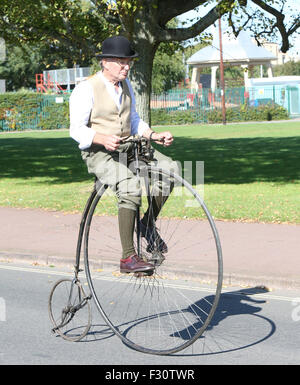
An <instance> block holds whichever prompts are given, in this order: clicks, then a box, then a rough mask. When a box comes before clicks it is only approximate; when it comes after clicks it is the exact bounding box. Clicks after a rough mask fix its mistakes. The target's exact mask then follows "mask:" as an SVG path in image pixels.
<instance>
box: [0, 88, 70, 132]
mask: <svg viewBox="0 0 300 385" xmlns="http://www.w3.org/2000/svg"><path fill="white" fill-rule="evenodd" d="M57 97H62V98H63V103H56V98H57ZM68 126H69V103H68V96H63V95H61V96H58V95H43V94H38V93H35V92H31V91H24V90H23V91H21V92H7V93H4V94H0V130H6V131H11V130H25V129H44V130H45V129H54V128H61V127H68Z"/></svg>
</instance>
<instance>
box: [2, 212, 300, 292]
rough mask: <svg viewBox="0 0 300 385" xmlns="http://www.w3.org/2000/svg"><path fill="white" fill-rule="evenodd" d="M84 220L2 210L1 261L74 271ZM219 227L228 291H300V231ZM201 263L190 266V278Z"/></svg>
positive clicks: (279, 227) (244, 225)
mask: <svg viewBox="0 0 300 385" xmlns="http://www.w3.org/2000/svg"><path fill="white" fill-rule="evenodd" d="M80 218H81V215H80V214H64V213H62V212H56V211H44V210H32V209H17V208H0V226H1V232H0V260H1V261H19V262H21V261H23V262H28V261H30V262H37V263H41V264H54V265H59V264H64V265H70V266H73V264H74V259H75V251H76V242H77V235H78V229H79V223H80ZM216 225H217V229H218V232H219V235H220V239H221V244H222V252H223V260H224V284H225V285H230V284H232V285H236V284H245V285H250V286H253V285H263V286H267V287H269V288H276V287H278V288H279V287H280V288H293V289H295V288H297V289H298V288H299V289H300V225H287V224H260V223H238V222H221V221H217V222H216ZM114 262H116V263H118V261H114ZM197 262H198V261H197V260H195V261H193V263H192V264H191V271H190V273H193V272H194V271H195V269H197ZM177 263H178V267H179V268H180V261H179V260H178V262H177ZM185 269H187V270H188V267H186V266H185ZM196 271H197V270H196ZM187 273H189V271H187Z"/></svg>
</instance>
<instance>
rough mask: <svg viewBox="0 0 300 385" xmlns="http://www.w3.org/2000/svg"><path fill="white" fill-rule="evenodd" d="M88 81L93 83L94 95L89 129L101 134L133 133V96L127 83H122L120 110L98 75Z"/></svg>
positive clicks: (120, 134)
mask: <svg viewBox="0 0 300 385" xmlns="http://www.w3.org/2000/svg"><path fill="white" fill-rule="evenodd" d="M87 81H88V82H90V83H91V85H92V87H93V93H94V105H93V108H92V111H91V116H90V120H89V124H88V125H89V127H92V128H93V129H94V130H96V131H97V132H100V133H101V134H109V135H118V136H121V137H124V136H129V135H130V132H131V123H130V110H131V95H130V92H129V88H128V86H127V83H126V81H125V80H124V81H123V82H122V87H123V94H122V103H121V107H120V110H119V109H118V107H117V105H116V103H115V102H114V100H113V98H112V97H111V96H110V94H109V92H108V91H107V89H106V86H105V84H104V82H103V80H102V79H101V78H100V77H99V76H98V75H94V76H92V77H91V78H89V79H87Z"/></svg>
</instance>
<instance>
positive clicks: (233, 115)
mask: <svg viewBox="0 0 300 385" xmlns="http://www.w3.org/2000/svg"><path fill="white" fill-rule="evenodd" d="M206 117H207V122H208V123H221V122H222V121H223V118H222V110H220V109H216V110H213V111H209V112H208V113H207V115H206ZM288 118H289V114H288V111H287V110H286V109H285V108H283V107H281V106H279V105H278V104H275V103H268V104H266V105H260V106H257V107H250V106H248V105H247V104H243V105H241V106H240V107H234V108H227V109H226V121H227V122H247V121H265V120H268V121H270V120H282V119H288Z"/></svg>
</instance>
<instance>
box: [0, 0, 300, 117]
mask: <svg viewBox="0 0 300 385" xmlns="http://www.w3.org/2000/svg"><path fill="white" fill-rule="evenodd" d="M289 1H291V0H218V1H214V0H185V1H182V0H90V1H87V0H85V1H84V2H83V0H26V1H24V0H22V1H21V0H14V2H13V6H12V3H11V0H1V5H0V36H1V35H2V37H4V38H5V39H9V41H15V42H18V43H19V44H22V43H24V42H25V43H26V42H37V41H40V40H41V39H43V42H44V43H45V44H46V45H47V44H48V45H49V47H50V46H55V47H56V46H57V47H60V48H61V47H64V48H65V54H66V55H71V56H72V55H73V57H79V58H80V60H84V59H86V58H87V57H89V58H90V57H91V56H94V55H95V54H96V52H97V50H98V49H99V47H100V44H101V42H102V40H103V39H104V38H105V37H107V36H109V35H112V34H114V33H116V32H117V33H120V34H123V35H125V36H127V37H128V38H129V39H130V40H131V41H132V42H133V45H134V48H135V49H136V50H137V52H138V53H139V59H138V60H137V63H136V65H135V66H134V67H133V69H132V71H131V74H130V76H131V80H132V83H133V86H134V88H135V91H136V94H137V105H138V108H139V112H140V114H141V116H142V117H143V118H144V119H145V120H148V121H149V120H150V109H149V106H150V95H151V80H152V79H151V77H152V66H153V60H154V56H155V53H156V51H157V49H158V47H159V45H160V44H161V43H172V42H181V41H184V40H187V39H191V38H194V37H195V36H198V35H200V34H201V33H202V32H203V31H205V30H206V29H207V28H208V27H209V26H210V25H212V24H213V23H215V22H216V21H217V20H218V19H219V18H220V17H221V16H222V15H226V17H228V20H229V23H230V25H231V27H232V29H233V31H234V32H235V33H236V34H238V32H239V30H240V28H251V29H252V30H253V31H254V32H256V34H257V35H258V34H262V33H263V32H264V33H265V34H266V33H267V34H274V33H275V31H277V32H278V33H279V34H280V36H281V39H282V48H281V49H282V51H283V52H286V51H287V50H288V48H289V46H290V41H289V39H290V37H291V36H292V35H293V34H295V33H296V32H297V31H298V29H299V26H300V18H299V14H298V15H297V14H296V13H294V17H293V18H291V19H290V21H289V22H287V21H286V20H285V8H286V5H287V4H288V2H289ZM207 5H209V7H210V8H209V10H207V12H206V14H204V16H202V17H200V18H199V19H198V20H195V22H194V23H192V24H191V25H190V26H188V27H184V26H182V27H179V28H173V27H169V26H168V23H169V21H170V20H172V19H174V18H175V17H177V16H178V15H181V14H183V13H185V12H187V11H189V10H192V9H195V8H197V7H199V9H201V10H203V9H207V8H205V7H206V6H207ZM251 6H255V8H251ZM201 14H202V13H201ZM262 15H263V17H262ZM255 21H257V22H258V28H259V29H257V27H255Z"/></svg>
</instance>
